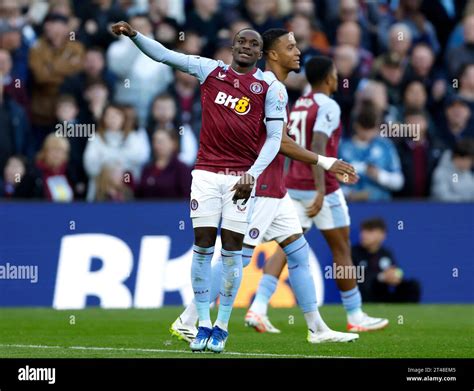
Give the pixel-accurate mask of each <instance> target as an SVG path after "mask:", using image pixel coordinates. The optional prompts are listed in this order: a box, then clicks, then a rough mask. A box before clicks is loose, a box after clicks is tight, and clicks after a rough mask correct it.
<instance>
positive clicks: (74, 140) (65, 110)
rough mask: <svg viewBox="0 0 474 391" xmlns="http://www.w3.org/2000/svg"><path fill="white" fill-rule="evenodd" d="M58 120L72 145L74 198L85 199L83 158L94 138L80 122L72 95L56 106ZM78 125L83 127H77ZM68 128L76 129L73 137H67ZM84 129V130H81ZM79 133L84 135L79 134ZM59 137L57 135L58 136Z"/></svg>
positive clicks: (60, 99)
mask: <svg viewBox="0 0 474 391" xmlns="http://www.w3.org/2000/svg"><path fill="white" fill-rule="evenodd" d="M56 119H57V123H58V125H59V126H60V127H61V129H64V128H65V127H66V129H65V130H66V132H65V133H66V134H64V136H65V137H66V136H67V139H68V141H69V145H70V153H69V168H68V174H69V176H68V177H69V180H70V181H71V184H72V186H73V189H74V198H76V199H84V198H85V196H86V187H87V175H86V172H85V170H84V166H83V164H82V156H83V155H84V150H85V148H86V145H87V138H88V137H94V135H93V134H92V136H91V135H90V134H88V131H87V130H88V126H90V125H88V124H85V123H81V121H80V120H79V107H78V105H77V102H76V100H75V99H74V97H73V96H71V95H61V96H60V97H59V98H58V103H57V105H56ZM76 125H81V126H80V127H76ZM67 127H69V128H71V129H76V131H75V132H72V133H71V135H70V136H69V135H67ZM81 129H84V130H81ZM79 131H81V132H83V134H79ZM56 135H57V134H56Z"/></svg>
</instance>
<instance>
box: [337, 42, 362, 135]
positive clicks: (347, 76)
mask: <svg viewBox="0 0 474 391" xmlns="http://www.w3.org/2000/svg"><path fill="white" fill-rule="evenodd" d="M333 58H334V64H335V66H336V69H337V73H338V76H339V77H338V80H337V81H338V88H337V91H336V92H335V93H334V95H333V96H334V99H335V100H336V101H337V103H339V106H340V107H341V121H342V125H343V131H344V135H345V136H349V134H350V129H351V123H350V114H351V112H352V108H353V107H354V104H355V95H356V91H357V88H358V86H359V82H360V80H361V78H360V76H359V74H358V71H357V63H358V59H357V51H356V49H355V48H354V47H352V46H350V45H340V46H336V47H335V48H334V51H333Z"/></svg>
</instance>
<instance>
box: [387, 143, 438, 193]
mask: <svg viewBox="0 0 474 391" xmlns="http://www.w3.org/2000/svg"><path fill="white" fill-rule="evenodd" d="M396 146H397V150H398V154H399V156H400V162H401V165H402V171H403V176H404V177H405V182H404V185H403V188H402V189H401V190H400V191H399V192H397V193H395V196H396V197H412V198H426V197H428V196H429V194H430V189H431V177H432V175H433V171H434V169H435V167H436V165H437V164H438V160H439V159H440V157H441V154H442V153H443V150H444V148H445V146H444V144H443V143H442V142H441V141H440V140H438V139H431V140H426V141H425V142H422V143H419V142H415V141H413V140H411V139H404V140H402V141H401V142H399V143H397V144H396Z"/></svg>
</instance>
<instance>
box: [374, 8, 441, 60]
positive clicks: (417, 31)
mask: <svg viewBox="0 0 474 391" xmlns="http://www.w3.org/2000/svg"><path fill="white" fill-rule="evenodd" d="M421 1H422V0H400V3H399V6H398V8H397V9H396V11H395V14H394V15H392V14H390V13H389V14H387V15H386V16H385V17H384V18H382V19H381V20H380V23H379V34H378V36H379V45H380V46H381V47H382V48H386V47H387V46H388V32H389V29H390V26H391V25H393V24H394V23H397V22H402V23H404V24H406V25H407V26H408V28H409V29H410V31H411V36H412V39H413V43H419V42H423V43H425V44H426V45H428V46H429V47H430V48H431V50H432V51H433V52H434V53H436V54H438V53H439V52H440V49H441V47H440V44H439V41H438V37H437V36H436V31H435V29H434V27H433V25H432V24H431V22H429V21H428V20H427V19H426V17H425V16H424V15H423V13H422V12H421V11H420V7H421Z"/></svg>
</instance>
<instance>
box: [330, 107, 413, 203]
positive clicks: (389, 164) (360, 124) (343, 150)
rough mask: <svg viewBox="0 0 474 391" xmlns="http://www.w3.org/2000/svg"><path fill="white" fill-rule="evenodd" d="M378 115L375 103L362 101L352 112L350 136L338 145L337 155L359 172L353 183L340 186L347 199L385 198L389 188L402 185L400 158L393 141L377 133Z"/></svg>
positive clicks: (388, 193)
mask: <svg viewBox="0 0 474 391" xmlns="http://www.w3.org/2000/svg"><path fill="white" fill-rule="evenodd" d="M379 118H380V112H379V111H378V110H377V108H376V106H375V105H374V104H373V103H371V102H369V101H365V102H363V103H362V104H361V106H360V108H359V109H358V112H357V113H356V115H355V121H354V130H355V133H354V136H352V138H351V139H348V140H342V142H341V144H340V146H339V157H340V158H341V159H343V160H345V161H346V162H348V163H351V164H352V165H353V166H354V167H355V169H356V170H357V173H358V174H359V176H360V179H359V182H357V183H356V184H355V185H352V186H343V187H342V189H343V191H344V193H345V194H346V195H347V197H348V199H349V200H352V201H367V200H377V201H380V200H389V199H391V192H392V191H397V190H400V189H401V188H402V187H403V182H404V179H403V174H402V171H401V167H400V158H399V157H398V154H397V151H396V149H395V147H394V145H393V143H392V142H391V141H390V140H389V139H388V138H386V137H380V136H379V131H380V120H379Z"/></svg>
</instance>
